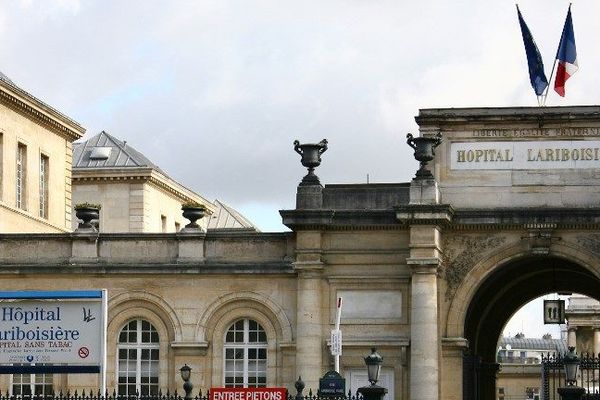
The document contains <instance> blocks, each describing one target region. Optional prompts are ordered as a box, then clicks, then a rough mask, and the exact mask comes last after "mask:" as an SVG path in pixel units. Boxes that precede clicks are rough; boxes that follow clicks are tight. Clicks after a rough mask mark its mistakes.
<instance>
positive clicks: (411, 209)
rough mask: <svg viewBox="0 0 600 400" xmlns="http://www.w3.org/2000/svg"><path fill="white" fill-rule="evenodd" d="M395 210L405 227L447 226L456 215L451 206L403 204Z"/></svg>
mask: <svg viewBox="0 0 600 400" xmlns="http://www.w3.org/2000/svg"><path fill="white" fill-rule="evenodd" d="M394 210H395V211H396V218H397V219H398V221H399V223H400V224H403V225H440V226H447V225H449V224H451V223H452V222H453V218H454V213H455V211H454V208H453V207H452V206H451V205H450V204H403V205H399V206H396V207H394Z"/></svg>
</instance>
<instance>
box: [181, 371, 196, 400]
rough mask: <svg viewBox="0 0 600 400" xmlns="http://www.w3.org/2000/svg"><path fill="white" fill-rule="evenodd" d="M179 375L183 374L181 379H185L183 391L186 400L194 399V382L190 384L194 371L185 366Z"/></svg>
mask: <svg viewBox="0 0 600 400" xmlns="http://www.w3.org/2000/svg"><path fill="white" fill-rule="evenodd" d="M179 373H180V374H181V379H183V390H184V391H185V397H184V398H185V400H190V399H191V398H192V389H193V388H194V385H192V382H190V376H191V375H192V369H191V368H190V367H189V366H188V365H187V364H185V365H184V366H183V367H181V369H180V370H179Z"/></svg>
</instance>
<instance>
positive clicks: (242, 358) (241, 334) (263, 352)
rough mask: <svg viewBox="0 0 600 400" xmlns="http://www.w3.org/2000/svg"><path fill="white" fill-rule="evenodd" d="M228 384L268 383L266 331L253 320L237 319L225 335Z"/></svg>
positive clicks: (261, 385) (237, 385)
mask: <svg viewBox="0 0 600 400" xmlns="http://www.w3.org/2000/svg"><path fill="white" fill-rule="evenodd" d="M223 350H224V352H225V357H224V358H225V366H224V373H223V376H224V381H225V382H224V384H225V387H266V386H267V334H266V333H265V330H264V329H263V327H262V326H260V324H259V323H258V322H256V321H254V320H252V319H248V318H245V319H240V320H238V321H236V322H234V323H233V324H232V325H231V326H230V327H229V329H228V330H227V333H226V334H225V345H224V349H223Z"/></svg>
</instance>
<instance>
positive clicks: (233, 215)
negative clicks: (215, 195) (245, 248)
mask: <svg viewBox="0 0 600 400" xmlns="http://www.w3.org/2000/svg"><path fill="white" fill-rule="evenodd" d="M213 204H214V205H215V206H217V210H216V211H215V212H214V213H212V214H211V215H210V217H209V219H208V227H207V229H240V228H247V229H253V230H255V231H258V228H257V227H256V226H254V224H253V223H252V222H250V221H249V220H248V219H247V218H246V217H244V216H243V215H242V214H240V213H239V212H238V211H237V210H235V209H233V208H231V207H229V206H228V205H226V204H224V203H222V202H220V201H219V200H215V201H214V202H213Z"/></svg>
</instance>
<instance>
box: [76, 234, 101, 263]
mask: <svg viewBox="0 0 600 400" xmlns="http://www.w3.org/2000/svg"><path fill="white" fill-rule="evenodd" d="M72 238H73V240H72V242H71V246H72V247H71V262H72V263H95V262H98V231H96V230H95V229H94V230H85V229H84V230H80V229H77V230H76V231H75V232H73V234H72Z"/></svg>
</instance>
